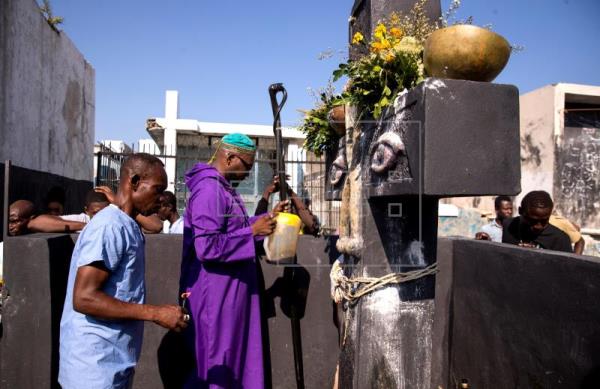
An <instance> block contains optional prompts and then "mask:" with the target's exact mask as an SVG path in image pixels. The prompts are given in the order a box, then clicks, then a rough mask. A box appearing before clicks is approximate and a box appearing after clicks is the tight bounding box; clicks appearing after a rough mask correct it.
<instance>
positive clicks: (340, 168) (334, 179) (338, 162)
mask: <svg viewBox="0 0 600 389" xmlns="http://www.w3.org/2000/svg"><path fill="white" fill-rule="evenodd" d="M345 172H346V159H345V158H344V156H343V155H338V156H337V158H336V159H335V160H334V161H333V163H332V164H331V174H330V177H331V178H330V179H329V182H330V183H331V185H334V186H335V185H337V184H339V183H340V181H341V180H342V177H343V176H344V173H345Z"/></svg>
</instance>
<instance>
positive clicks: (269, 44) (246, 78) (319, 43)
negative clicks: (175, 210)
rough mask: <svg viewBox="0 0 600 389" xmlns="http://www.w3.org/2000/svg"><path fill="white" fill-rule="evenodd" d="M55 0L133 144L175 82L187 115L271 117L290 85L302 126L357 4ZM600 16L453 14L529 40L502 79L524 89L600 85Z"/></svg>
mask: <svg viewBox="0 0 600 389" xmlns="http://www.w3.org/2000/svg"><path fill="white" fill-rule="evenodd" d="M449 2H450V1H449V0H444V1H442V9H443V10H445V9H447V8H448V4H449ZM51 3H52V6H53V11H54V14H55V15H58V16H63V17H64V19H65V21H64V24H63V25H62V27H61V28H62V29H63V30H64V31H65V32H66V33H67V34H68V35H69V37H70V38H71V39H72V40H73V41H74V43H75V44H76V46H77V47H78V48H79V50H80V51H81V52H82V53H83V54H84V56H85V57H86V58H87V59H88V61H89V62H90V63H91V64H92V66H93V67H94V68H95V69H96V139H124V140H126V141H128V142H133V141H136V140H137V139H139V138H145V137H147V133H146V131H145V128H144V127H145V126H144V124H145V120H146V118H149V117H156V116H163V115H164V94H165V90H167V89H176V90H179V104H180V110H179V112H180V117H182V118H188V119H198V120H202V121H216V122H232V123H255V124H271V122H272V114H271V108H270V105H269V98H268V94H267V87H268V85H269V84H271V83H273V82H283V83H284V84H285V86H286V88H287V90H288V94H289V98H288V102H287V104H286V106H285V108H284V111H283V114H282V115H283V116H282V117H283V124H284V125H296V124H297V123H298V122H299V120H300V114H299V112H298V111H297V110H298V109H303V108H305V109H306V108H310V107H311V106H312V105H313V98H312V97H311V96H310V95H309V93H308V92H307V88H309V87H312V88H315V89H316V88H319V87H323V86H325V85H326V84H327V80H328V79H329V77H330V76H331V72H332V71H333V70H334V69H335V68H336V66H337V64H338V63H339V60H340V56H339V55H336V56H334V57H332V58H330V59H327V60H319V59H318V57H319V54H320V53H322V52H325V51H328V50H333V51H340V50H341V51H345V49H346V42H347V34H348V28H347V20H348V16H349V13H350V9H351V7H352V4H353V0H320V1H317V0H302V1H282V0H278V1H276V0H260V1H199V0H195V1H192V0H173V1H164V0H146V1H141V0H125V1H123V0H85V1H82V0H52V1H51ZM599 15H600V1H597V0H496V1H483V0H463V1H462V5H461V7H460V9H459V12H458V14H457V16H458V17H459V18H466V17H468V16H473V17H474V21H475V24H479V25H485V24H492V29H493V30H494V31H495V32H497V33H500V34H501V35H503V36H505V37H506V38H507V39H508V40H509V41H510V42H511V43H512V44H518V45H522V46H524V47H525V50H524V51H522V52H520V53H517V54H513V56H512V57H511V59H510V61H509V63H508V65H507V67H506V68H505V70H504V71H503V73H502V74H501V75H500V76H499V77H498V78H497V79H496V80H495V82H498V83H509V84H514V85H516V86H517V87H519V89H520V91H521V93H525V92H528V91H531V90H533V89H536V88H538V87H541V86H544V85H547V84H552V83H557V82H571V83H581V84H591V85H600V44H599V40H600V23H598V16H599Z"/></svg>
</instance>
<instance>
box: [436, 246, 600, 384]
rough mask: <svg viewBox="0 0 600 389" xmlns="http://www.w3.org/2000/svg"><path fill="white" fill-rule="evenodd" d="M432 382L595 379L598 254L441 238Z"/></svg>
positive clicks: (599, 371)
mask: <svg viewBox="0 0 600 389" xmlns="http://www.w3.org/2000/svg"><path fill="white" fill-rule="evenodd" d="M438 252H439V253H440V256H439V257H438V263H439V271H440V273H439V274H438V278H437V284H436V292H437V294H436V312H435V321H434V335H433V344H434V357H433V362H434V363H433V366H432V378H433V380H432V384H431V387H432V388H437V387H438V385H441V387H444V388H454V387H458V386H457V384H458V383H460V381H461V380H462V379H467V380H468V382H469V387H473V388H494V389H503V388H506V389H509V388H510V389H514V388H545V389H548V388H580V389H588V388H590V389H591V388H599V387H600V328H599V327H598V320H599V319H600V306H599V305H598V303H597V301H598V298H599V296H600V260H599V259H597V258H592V257H585V256H577V255H573V254H564V253H559V252H553V251H540V250H534V249H523V248H519V247H516V246H509V245H502V244H498V243H492V242H482V241H474V240H457V239H455V240H453V239H450V240H447V239H443V240H440V247H439V250H438Z"/></svg>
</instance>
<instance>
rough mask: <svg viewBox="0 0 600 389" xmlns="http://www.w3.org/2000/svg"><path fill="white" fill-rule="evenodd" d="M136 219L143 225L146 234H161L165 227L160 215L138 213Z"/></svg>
mask: <svg viewBox="0 0 600 389" xmlns="http://www.w3.org/2000/svg"><path fill="white" fill-rule="evenodd" d="M135 221H136V222H137V223H138V224H139V225H140V226H141V227H142V231H144V232H145V233H146V234H159V233H160V232H162V229H163V221H162V220H160V218H159V217H158V215H156V214H154V215H150V216H144V215H137V216H136V217H135Z"/></svg>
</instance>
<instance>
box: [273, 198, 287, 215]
mask: <svg viewBox="0 0 600 389" xmlns="http://www.w3.org/2000/svg"><path fill="white" fill-rule="evenodd" d="M290 210H291V207H290V200H284V201H280V202H278V203H277V205H276V206H275V208H273V212H290Z"/></svg>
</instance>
